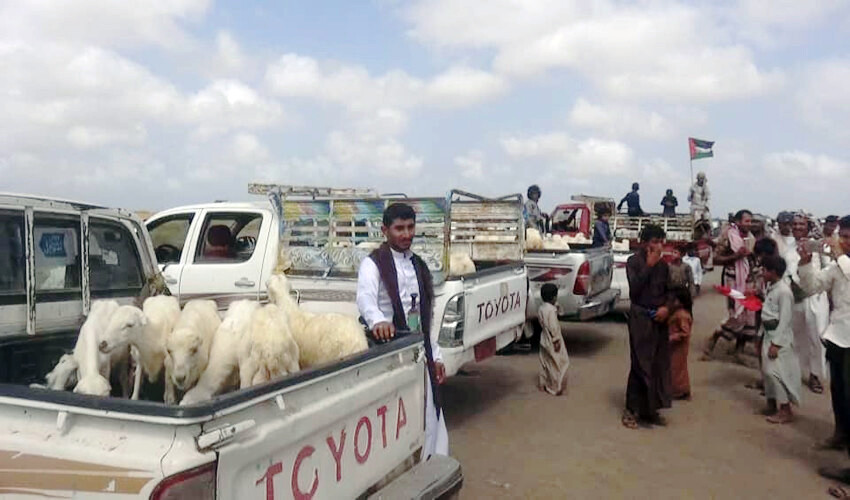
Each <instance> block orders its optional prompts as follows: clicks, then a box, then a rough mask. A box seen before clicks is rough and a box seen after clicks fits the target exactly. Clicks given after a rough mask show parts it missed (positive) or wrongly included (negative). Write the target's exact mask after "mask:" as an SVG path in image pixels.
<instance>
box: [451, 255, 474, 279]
mask: <svg viewBox="0 0 850 500" xmlns="http://www.w3.org/2000/svg"><path fill="white" fill-rule="evenodd" d="M475 271H476V269H475V262H473V261H472V258H471V257H470V256H469V255H468V254H467V253H466V252H463V251H458V250H455V251H453V252H452V253H451V255H450V256H449V276H464V275H467V274H475Z"/></svg>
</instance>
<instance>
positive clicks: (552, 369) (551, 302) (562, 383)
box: [537, 283, 570, 396]
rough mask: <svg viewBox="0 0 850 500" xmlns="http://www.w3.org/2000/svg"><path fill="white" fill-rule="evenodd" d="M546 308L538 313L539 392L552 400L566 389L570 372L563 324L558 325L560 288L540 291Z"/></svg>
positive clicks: (546, 286)
mask: <svg viewBox="0 0 850 500" xmlns="http://www.w3.org/2000/svg"><path fill="white" fill-rule="evenodd" d="M540 296H541V298H542V299H543V304H542V305H541V306H540V309H539V310H538V311H537V317H538V319H539V320H540V326H541V327H543V331H542V332H540V365H541V366H540V376H539V377H538V382H537V388H538V389H540V390H541V391H546V392H548V393H549V394H551V395H553V396H560V395H561V394H562V393H563V392H564V390H565V389H566V388H567V368H569V366H570V358H569V356H568V355H567V348H566V346H565V345H564V338H563V337H562V336H561V324H560V323H559V322H558V308H557V307H556V306H555V301H556V300H557V299H558V287H557V286H555V285H554V284H552V283H546V284H545V285H543V286H542V287H541V288H540Z"/></svg>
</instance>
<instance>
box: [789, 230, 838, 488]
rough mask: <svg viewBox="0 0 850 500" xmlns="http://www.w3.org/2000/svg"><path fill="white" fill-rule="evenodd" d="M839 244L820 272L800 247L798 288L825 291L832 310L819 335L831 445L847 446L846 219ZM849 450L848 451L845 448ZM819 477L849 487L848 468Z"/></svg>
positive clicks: (810, 291)
mask: <svg viewBox="0 0 850 500" xmlns="http://www.w3.org/2000/svg"><path fill="white" fill-rule="evenodd" d="M838 234H839V243H840V245H841V250H842V252H843V254H842V255H840V256H839V257H838V258H837V260H836V261H835V262H833V263H831V264H830V265H829V266H827V267H825V268H824V269H822V270H817V269H816V268H815V266H813V265H812V264H811V262H812V254H811V252H809V250H808V248H806V245H800V247H799V252H800V264H799V265H800V267H799V270H798V273H799V276H800V286H801V287H802V288H803V289H804V290H805V291H806V293H816V292H824V291H825V292H829V294H830V295H831V296H832V301H833V305H834V309H833V311H832V313H831V314H830V317H829V326H827V328H826V331H825V332H824V334H823V341H824V344H825V345H826V358H827V360H828V361H829V369H830V392H831V394H832V407H833V413H834V415H835V427H836V429H835V436H834V437H833V438H832V440H831V441H833V445H834V446H840V447H847V446H848V444H850V435H848V434H850V432H848V431H850V216H847V217H844V218H842V219H841V221H840V223H839V233H838ZM848 451H850V449H848ZM820 473H821V475H823V476H826V477H829V478H832V479H837V480H839V481H842V482H845V483H848V484H850V469H833V468H824V469H821V470H820Z"/></svg>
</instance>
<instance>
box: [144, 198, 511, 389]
mask: <svg viewBox="0 0 850 500" xmlns="http://www.w3.org/2000/svg"><path fill="white" fill-rule="evenodd" d="M249 190H250V192H251V193H253V194H259V195H264V196H267V197H268V198H269V199H268V200H267V201H266V200H264V201H258V202H253V203H208V204H203V205H194V206H188V207H179V208H174V209H170V210H166V211H164V212H160V213H158V214H156V215H154V216H152V217H151V218H150V219H148V221H147V225H148V229H149V230H150V232H151V236H152V238H153V241H154V246H155V248H156V252H157V257H158V260H159V263H160V265H161V266H162V268H163V271H162V272H163V275H164V276H165V281H166V283H168V286H169V288H170V289H171V292H172V293H173V294H174V295H177V296H178V297H179V298H180V300H181V301H184V300H188V299H190V298H194V297H211V298H215V299H216V300H217V301H219V303H220V304H221V307H225V306H226V304H227V303H228V302H229V301H232V300H235V299H238V298H244V297H254V298H257V299H259V300H263V299H265V297H266V288H265V286H266V281H267V280H268V278H269V276H270V275H271V274H272V273H273V272H284V271H285V272H286V273H287V274H288V275H289V281H290V284H291V286H292V288H293V289H294V291H295V292H296V294H297V295H298V298H299V300H300V301H301V303H302V306H303V307H304V308H305V309H306V310H310V311H316V312H339V313H343V314H349V315H353V316H357V315H358V314H359V313H358V310H357V305H356V302H355V300H356V292H357V270H358V268H359V265H360V262H361V261H362V259H364V258H366V257H367V256H368V255H369V253H370V252H371V250H372V249H373V248H376V247H377V246H378V245H379V244H380V243H381V242H382V241H383V239H384V238H383V235H382V233H381V229H380V228H381V217H382V214H383V211H384V209H385V208H386V206H387V205H388V204H389V203H391V202H393V201H398V200H399V196H379V195H378V194H377V193H376V192H375V191H372V190H353V189H330V188H314V187H298V186H285V185H270V184H253V185H251V186H250V187H249ZM403 201H404V202H405V203H408V204H410V205H412V206H413V207H414V209H415V210H416V213H417V224H416V230H417V235H416V237H415V238H414V242H413V251H414V252H416V253H417V254H418V255H420V256H421V257H422V258H423V259H424V260H425V262H426V263H427V264H428V267H429V269H430V270H431V272H432V274H433V276H434V287H435V294H436V297H435V304H434V318H435V321H434V322H433V327H432V331H431V332H429V333H430V335H431V336H432V338H434V339H436V340H437V342H439V345H440V347H441V350H442V353H443V362H444V364H445V367H446V373H447V375H448V376H452V375H454V374H455V373H457V371H458V370H459V369H460V368H461V366H463V365H464V364H465V363H469V362H474V361H482V360H484V359H486V358H488V357H490V356H492V355H493V354H494V353H495V352H496V351H497V350H498V349H501V348H503V347H505V346H507V345H508V344H510V343H511V342H513V341H514V340H516V339H517V338H518V337H519V336H520V335H521V334H522V327H523V324H524V321H525V313H524V310H525V305H526V299H527V286H526V280H527V274H526V270H525V265H524V264H523V261H522V256H523V248H524V233H523V229H522V198H521V196H520V195H513V196H509V197H505V198H499V199H489V198H485V197H481V196H477V195H474V194H471V193H465V192H462V191H457V190H454V191H451V192H450V193H449V194H448V196H446V197H439V198H406V197H404V198H403ZM217 238H218V239H221V241H218V240H216V239H217ZM218 243H223V244H224V247H225V249H224V250H223V251H222V250H219V249H220V248H221V246H219V245H217V244H218ZM216 252H219V253H216ZM452 252H463V253H466V254H467V255H469V256H470V257H471V258H472V260H473V261H474V262H475V264H476V266H477V272H476V273H474V274H468V275H464V276H453V275H452V272H451V269H449V265H450V260H451V259H450V255H451V254H452Z"/></svg>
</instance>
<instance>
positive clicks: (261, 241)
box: [180, 209, 272, 309]
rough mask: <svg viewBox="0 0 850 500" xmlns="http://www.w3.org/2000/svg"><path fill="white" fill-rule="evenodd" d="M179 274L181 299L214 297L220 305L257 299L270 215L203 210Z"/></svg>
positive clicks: (221, 306)
mask: <svg viewBox="0 0 850 500" xmlns="http://www.w3.org/2000/svg"><path fill="white" fill-rule="evenodd" d="M200 216H201V217H202V219H201V220H202V222H201V224H200V226H198V227H199V228H200V229H199V230H198V231H196V232H194V237H193V243H192V245H191V246H190V247H189V248H188V251H189V252H190V255H188V256H187V257H188V263H187V264H186V266H184V268H183V271H182V275H181V277H180V300H181V302H183V301H186V300H189V299H192V298H212V299H215V300H216V302H218V305H219V308H222V309H223V308H225V307H227V305H228V304H229V303H230V302H232V301H234V300H239V299H246V298H250V299H258V298H259V292H260V288H261V287H260V279H261V273H262V269H263V260H264V259H265V253H266V248H267V247H268V243H269V228H270V226H271V225H272V224H271V222H272V220H271V214H269V213H268V212H264V211H261V210H251V209H245V210H242V209H227V210H209V209H207V210H204V212H203V213H202V214H200Z"/></svg>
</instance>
